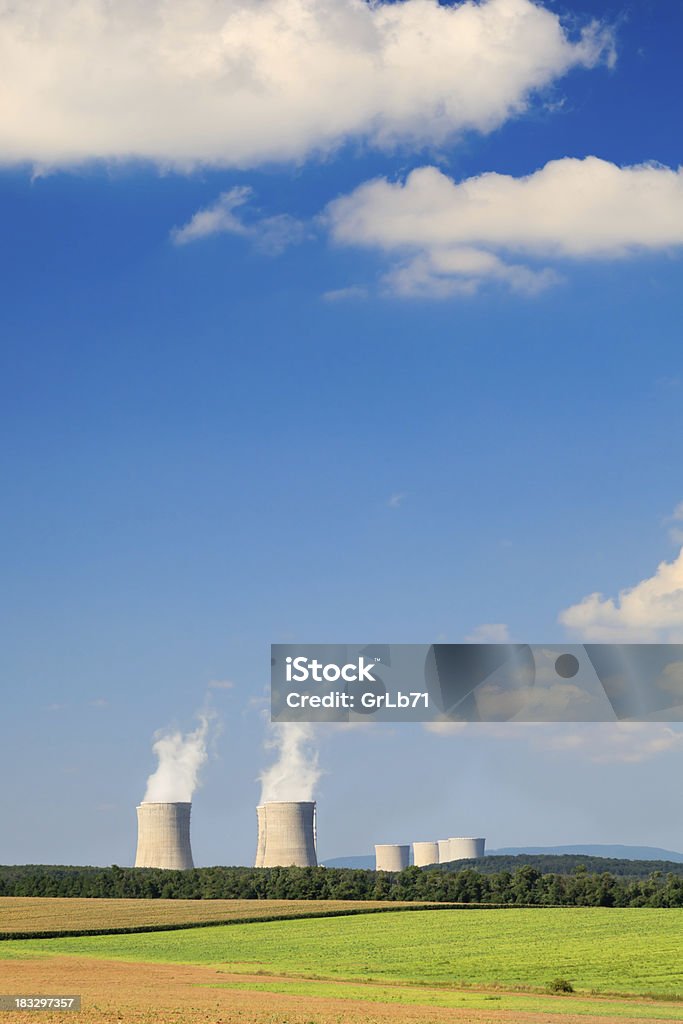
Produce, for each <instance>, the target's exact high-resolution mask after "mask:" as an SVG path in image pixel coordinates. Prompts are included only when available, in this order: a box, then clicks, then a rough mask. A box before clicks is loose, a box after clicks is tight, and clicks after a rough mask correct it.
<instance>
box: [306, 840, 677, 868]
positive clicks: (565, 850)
mask: <svg viewBox="0 0 683 1024" xmlns="http://www.w3.org/2000/svg"><path fill="white" fill-rule="evenodd" d="M524 855H527V856H542V857H565V856H578V857H600V858H606V859H615V860H638V861H657V862H660V861H666V862H669V863H673V864H683V853H677V852H676V851H675V850H664V849H662V848H660V847H658V846H623V845H620V844H609V843H588V844H585V843H584V844H577V845H575V846H507V847H502V848H500V849H497V850H487V851H486V856H487V857H518V856H524ZM453 863H457V862H453ZM321 864H322V865H323V866H324V867H326V868H355V869H356V870H361V871H373V870H374V868H375V858H374V857H373V856H371V855H370V856H368V855H364V856H349V857H332V858H330V859H328V860H323V861H321ZM468 864H476V861H468ZM548 870H552V869H551V868H550V867H549V868H548ZM606 870H608V869H607V868H606Z"/></svg>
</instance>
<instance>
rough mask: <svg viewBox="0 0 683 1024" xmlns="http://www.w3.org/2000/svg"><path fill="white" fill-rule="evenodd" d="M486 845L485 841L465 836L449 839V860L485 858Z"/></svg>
mask: <svg viewBox="0 0 683 1024" xmlns="http://www.w3.org/2000/svg"><path fill="white" fill-rule="evenodd" d="M485 845H486V840H485V839H471V838H469V837H463V836H458V837H457V838H455V839H449V840H448V846H449V850H448V859H449V860H474V859H475V858H477V857H483V856H484V847H485Z"/></svg>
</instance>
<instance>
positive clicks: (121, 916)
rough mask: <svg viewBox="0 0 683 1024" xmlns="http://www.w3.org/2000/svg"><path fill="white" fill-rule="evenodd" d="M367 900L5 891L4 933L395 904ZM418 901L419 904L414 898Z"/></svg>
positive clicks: (1, 900)
mask: <svg viewBox="0 0 683 1024" xmlns="http://www.w3.org/2000/svg"><path fill="white" fill-rule="evenodd" d="M401 905H402V904H399V903H397V902H395V901H379V900H378V901H373V902H371V901H368V900H325V901H316V900H117V899H74V898H68V899H67V898H64V899H60V898H54V897H35V898H34V897H31V896H2V897H0V933H2V932H6V933H11V932H22V933H23V932H52V931H74V932H78V931H85V930H97V929H102V928H107V929H109V928H112V929H113V928H147V927H150V926H155V925H157V926H158V925H161V926H168V925H174V924H201V923H203V922H206V921H235V920H236V921H257V920H258V919H259V918H263V917H315V916H319V915H321V914H329V913H334V912H343V913H348V912H349V911H363V912H364V913H365V912H370V911H372V910H396V908H397V907H400V906H401ZM410 906H415V904H410Z"/></svg>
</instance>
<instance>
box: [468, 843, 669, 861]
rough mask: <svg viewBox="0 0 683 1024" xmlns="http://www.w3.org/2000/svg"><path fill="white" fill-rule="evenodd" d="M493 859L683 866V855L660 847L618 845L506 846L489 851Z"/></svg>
mask: <svg viewBox="0 0 683 1024" xmlns="http://www.w3.org/2000/svg"><path fill="white" fill-rule="evenodd" d="M486 852H487V854H489V855H490V856H492V857H514V856H516V855H517V854H520V853H529V854H532V853H537V854H546V855H547V856H550V857H552V856H558V857H559V856H562V855H563V854H572V853H573V854H578V855H580V856H584V857H617V858H619V859H621V860H668V861H673V863H675V864H683V853H676V852H675V851H674V850H663V849H661V847H659V846H619V845H618V844H604V845H603V844H600V843H592V844H584V845H577V846H505V847H501V848H500V849H498V850H487V851H486Z"/></svg>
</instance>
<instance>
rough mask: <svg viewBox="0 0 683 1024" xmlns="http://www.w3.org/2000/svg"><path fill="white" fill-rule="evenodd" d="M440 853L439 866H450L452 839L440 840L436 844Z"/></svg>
mask: <svg viewBox="0 0 683 1024" xmlns="http://www.w3.org/2000/svg"><path fill="white" fill-rule="evenodd" d="M436 846H437V849H438V851H439V864H448V862H449V860H450V859H451V858H450V856H449V854H450V852H451V841H450V839H439V840H437V843H436Z"/></svg>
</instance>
